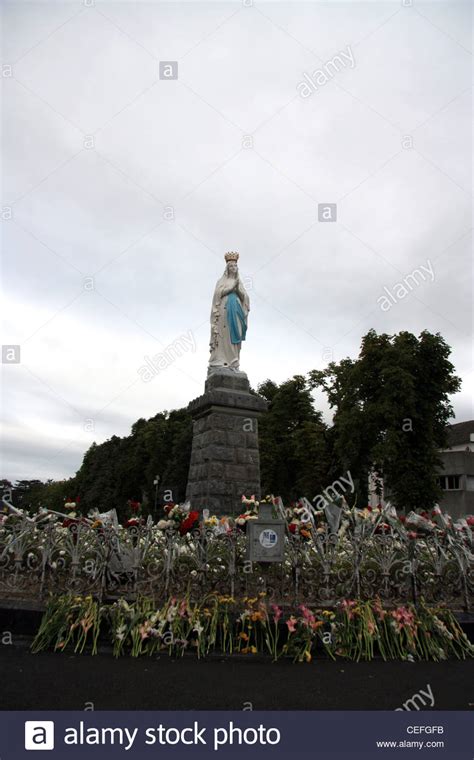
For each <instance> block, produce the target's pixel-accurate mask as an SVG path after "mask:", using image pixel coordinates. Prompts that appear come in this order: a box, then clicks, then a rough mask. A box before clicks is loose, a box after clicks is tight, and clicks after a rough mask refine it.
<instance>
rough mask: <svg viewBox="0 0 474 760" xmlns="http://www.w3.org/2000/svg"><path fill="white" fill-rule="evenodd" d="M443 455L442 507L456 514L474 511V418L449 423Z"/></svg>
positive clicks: (441, 479) (441, 454)
mask: <svg viewBox="0 0 474 760" xmlns="http://www.w3.org/2000/svg"><path fill="white" fill-rule="evenodd" d="M440 458H441V461H442V463H443V464H442V468H441V471H440V476H439V478H440V485H441V488H442V489H443V496H442V498H441V500H440V507H441V509H442V510H443V511H446V512H449V513H450V514H451V515H452V516H453V517H462V516H464V515H470V514H474V420H469V421H468V422H458V423H457V424H455V425H450V427H449V430H448V447H447V448H446V449H443V450H442V451H441V452H440Z"/></svg>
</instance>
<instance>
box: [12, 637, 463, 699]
mask: <svg viewBox="0 0 474 760" xmlns="http://www.w3.org/2000/svg"><path fill="white" fill-rule="evenodd" d="M413 698H414V699H413ZM404 705H405V708H404V709H411V710H416V709H417V706H418V707H419V709H434V710H469V709H474V660H468V661H457V660H450V661H447V662H440V663H433V662H415V663H411V662H383V661H381V660H374V661H372V662H360V663H354V662H343V661H337V662H333V661H330V660H327V659H324V658H323V657H321V659H314V660H313V662H311V663H301V664H294V663H292V662H290V661H279V662H277V663H272V662H271V661H269V660H265V659H263V658H255V656H252V655H248V656H246V657H244V656H241V657H239V658H237V657H233V658H219V657H215V656H213V657H212V658H210V659H208V660H198V659H197V658H196V657H195V656H187V655H186V656H185V657H184V658H182V659H179V660H173V659H170V658H169V657H167V656H160V657H142V658H139V659H134V658H132V657H121V658H119V659H114V658H113V657H112V655H111V654H110V653H102V654H99V655H98V656H95V657H92V656H90V655H74V654H69V653H53V652H42V653H39V654H31V653H30V651H29V649H28V642H23V643H22V644H21V645H13V644H11V645H3V646H0V709H2V710H37V709H44V710H61V709H64V710H86V709H95V710H219V709H220V710H245V709H246V710H251V709H253V710H395V709H396V708H398V707H404Z"/></svg>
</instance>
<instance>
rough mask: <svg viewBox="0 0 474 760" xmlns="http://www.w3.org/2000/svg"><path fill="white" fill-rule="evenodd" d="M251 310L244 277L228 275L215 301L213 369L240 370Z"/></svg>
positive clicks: (218, 286)
mask: <svg viewBox="0 0 474 760" xmlns="http://www.w3.org/2000/svg"><path fill="white" fill-rule="evenodd" d="M249 309H250V302H249V297H248V294H247V291H246V290H245V288H244V286H243V284H242V282H241V280H240V277H239V276H238V275H237V277H235V278H234V277H230V276H229V275H227V274H224V275H223V276H222V277H221V278H220V280H219V281H218V282H217V285H216V289H215V291H214V297H213V299H212V309H211V342H210V347H211V356H210V359H209V369H210V370H211V369H213V368H216V367H227V368H230V369H236V370H238V369H239V361H240V347H241V345H242V341H243V340H245V334H246V332H247V315H248V313H249Z"/></svg>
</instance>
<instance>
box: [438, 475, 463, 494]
mask: <svg viewBox="0 0 474 760" xmlns="http://www.w3.org/2000/svg"><path fill="white" fill-rule="evenodd" d="M439 484H440V486H441V488H442V489H443V491H459V490H460V488H461V476H460V475H441V477H440V479H439Z"/></svg>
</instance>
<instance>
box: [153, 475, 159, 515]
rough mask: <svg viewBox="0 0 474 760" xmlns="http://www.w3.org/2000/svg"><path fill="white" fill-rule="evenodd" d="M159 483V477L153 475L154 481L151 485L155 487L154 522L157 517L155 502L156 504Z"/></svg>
mask: <svg viewBox="0 0 474 760" xmlns="http://www.w3.org/2000/svg"><path fill="white" fill-rule="evenodd" d="M159 482H160V476H159V475H155V479H154V481H153V485H154V486H155V520H156V517H157V514H156V507H157V502H158V485H159Z"/></svg>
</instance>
